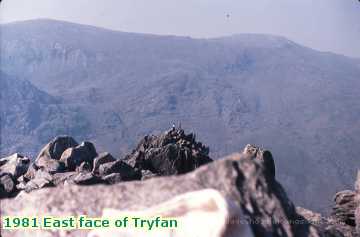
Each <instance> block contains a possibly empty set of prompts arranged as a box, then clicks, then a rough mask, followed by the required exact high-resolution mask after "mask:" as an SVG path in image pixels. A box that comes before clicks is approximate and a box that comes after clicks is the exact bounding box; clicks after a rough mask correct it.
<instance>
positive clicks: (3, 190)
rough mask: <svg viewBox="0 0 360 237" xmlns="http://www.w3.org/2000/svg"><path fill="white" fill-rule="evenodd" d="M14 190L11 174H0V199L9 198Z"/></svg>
mask: <svg viewBox="0 0 360 237" xmlns="http://www.w3.org/2000/svg"><path fill="white" fill-rule="evenodd" d="M14 189H15V182H14V178H13V176H12V175H11V174H0V198H6V197H9V196H10V195H11V194H12V192H13V191H14Z"/></svg>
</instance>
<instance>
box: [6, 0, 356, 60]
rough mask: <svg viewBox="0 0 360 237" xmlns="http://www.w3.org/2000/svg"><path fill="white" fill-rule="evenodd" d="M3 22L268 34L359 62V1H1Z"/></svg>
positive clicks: (198, 34)
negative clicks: (41, 21)
mask: <svg viewBox="0 0 360 237" xmlns="http://www.w3.org/2000/svg"><path fill="white" fill-rule="evenodd" d="M227 15H229V17H228V16H227ZM0 17H1V21H2V22H11V21H18V20H25V19H36V18H52V19H60V20H66V21H72V22H78V23H84V24H89V25H96V26H101V27H106V28H110V29H115V30H121V31H128V32H140V33H155V34H167V35H168V34H171V35H186V36H192V37H206V38H208V37H217V36H224V35H232V34H239V33H269V34H276V35H282V36H285V37H288V38H289V39H291V40H294V41H296V42H298V43H301V44H303V45H306V46H310V47H312V48H315V49H319V50H323V51H332V52H335V53H340V54H345V55H349V56H354V57H359V58H360V2H359V1H358V0H101V1H95V0H31V1H30V0H3V1H2V3H1V10H0Z"/></svg>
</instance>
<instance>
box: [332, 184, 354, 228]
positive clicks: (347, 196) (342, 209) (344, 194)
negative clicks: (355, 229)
mask: <svg viewBox="0 0 360 237" xmlns="http://www.w3.org/2000/svg"><path fill="white" fill-rule="evenodd" d="M355 195H356V192H354V191H351V190H345V191H341V192H338V193H337V194H336V195H335V198H334V200H335V206H334V207H333V213H332V215H333V216H334V217H335V218H336V219H338V220H340V221H342V222H344V223H345V224H347V225H350V226H355V209H356V208H357V206H358V203H357V201H356V200H355Z"/></svg>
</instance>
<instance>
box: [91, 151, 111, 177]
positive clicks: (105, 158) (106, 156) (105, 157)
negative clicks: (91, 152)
mask: <svg viewBox="0 0 360 237" xmlns="http://www.w3.org/2000/svg"><path fill="white" fill-rule="evenodd" d="M115 160H116V159H115V158H114V157H113V156H112V155H111V154H110V153H108V152H103V153H101V154H99V155H98V156H97V157H96V158H95V159H94V163H93V167H94V168H93V170H92V172H93V173H98V169H99V167H100V165H102V164H105V163H108V162H112V161H115Z"/></svg>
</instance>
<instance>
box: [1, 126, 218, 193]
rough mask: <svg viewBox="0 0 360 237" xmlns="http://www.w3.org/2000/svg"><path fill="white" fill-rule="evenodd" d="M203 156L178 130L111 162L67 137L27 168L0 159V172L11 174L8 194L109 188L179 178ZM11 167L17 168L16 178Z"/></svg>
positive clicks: (147, 140) (145, 141) (202, 161)
mask: <svg viewBox="0 0 360 237" xmlns="http://www.w3.org/2000/svg"><path fill="white" fill-rule="evenodd" d="M208 154H209V148H207V147H205V146H204V145H203V144H201V143H200V142H196V140H195V135H193V134H188V135H187V134H185V132H184V130H182V129H173V130H171V131H167V132H165V133H163V134H160V135H159V136H146V137H145V138H144V139H143V140H142V141H141V142H140V144H139V145H138V147H137V149H135V150H134V151H133V152H132V153H131V154H130V155H128V156H126V158H125V159H122V160H117V159H115V158H114V157H113V156H112V155H111V154H109V153H107V152H104V153H100V154H98V153H97V151H96V148H95V146H94V145H93V144H92V143H91V142H87V141H86V142H82V143H81V144H80V145H79V144H78V142H77V141H75V139H73V138H72V137H69V136H58V137H56V138H54V139H53V140H52V141H51V142H49V143H48V144H47V145H45V146H44V148H43V149H42V150H41V151H40V153H39V155H38V156H37V158H36V159H35V161H34V162H33V163H32V164H31V165H30V164H29V162H30V160H29V159H28V158H26V159H25V158H24V157H21V159H22V160H21V161H22V162H23V163H25V160H26V161H28V162H27V163H26V165H27V166H26V167H25V166H24V165H22V166H20V165H17V166H14V165H12V166H11V167H10V165H9V164H13V163H14V162H7V163H6V162H5V161H8V160H11V159H12V160H14V159H15V158H16V157H18V158H16V159H20V156H19V155H16V157H15V156H14V158H11V159H10V158H3V159H1V160H2V163H3V164H5V163H6V164H5V165H3V166H1V169H2V167H4V169H5V168H6V170H10V169H12V171H13V172H12V173H13V175H12V176H13V177H12V179H13V180H15V181H14V186H16V189H15V188H14V189H12V190H11V192H12V193H15V192H17V191H21V190H25V191H27V192H30V191H32V190H35V189H40V188H43V187H49V186H57V185H62V184H64V183H65V182H66V183H71V184H79V185H91V184H97V183H106V184H114V183H117V182H123V181H132V180H141V179H142V180H145V179H149V178H152V177H155V176H162V175H173V174H183V173H187V172H190V171H192V170H194V169H195V168H197V167H199V166H201V165H203V164H206V163H208V162H211V161H212V160H211V159H210V158H209V157H208ZM2 163H1V162H0V164H2ZM15 163H16V162H15ZM19 164H22V163H21V162H20V163H19ZM9 167H10V168H9ZM15 167H17V169H18V171H17V173H16V175H14V172H15V171H14V170H15ZM20 171H21V172H20ZM6 180H8V179H6ZM7 183H9V182H7ZM7 187H8V186H7ZM7 190H9V188H8V189H7ZM3 196H4V197H5V195H3Z"/></svg>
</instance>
